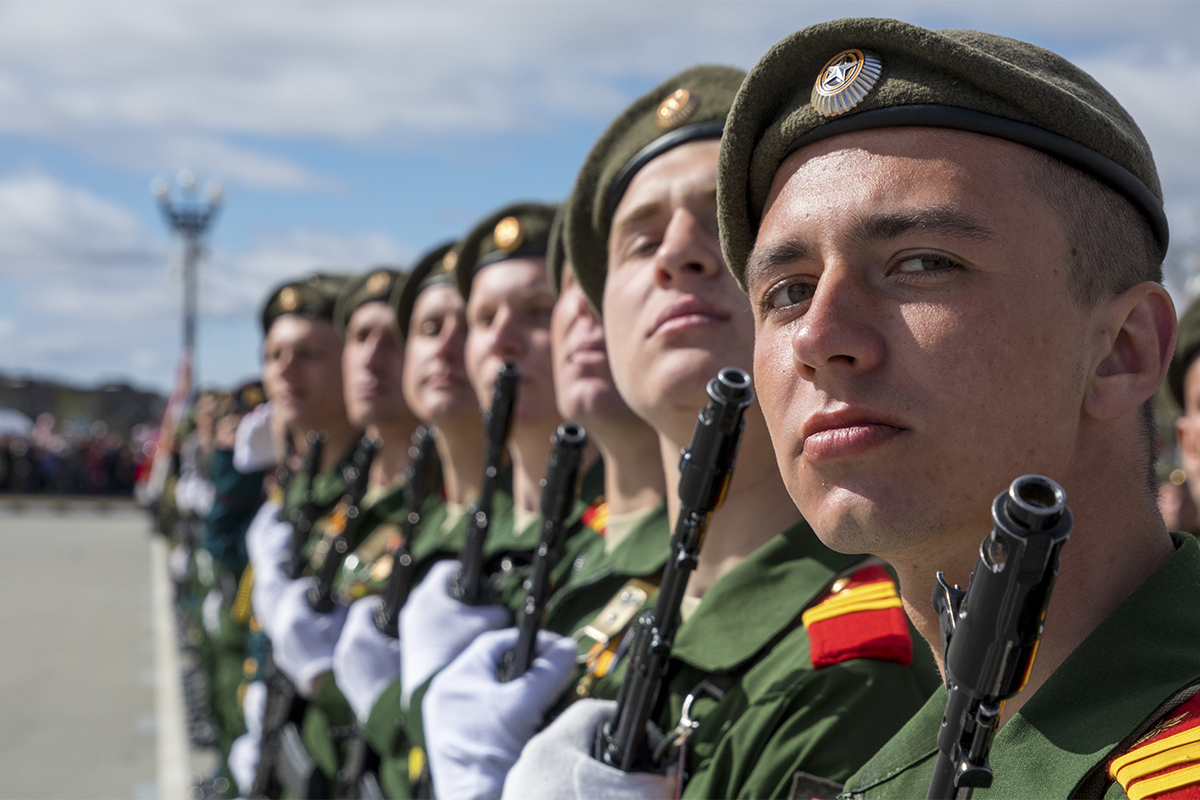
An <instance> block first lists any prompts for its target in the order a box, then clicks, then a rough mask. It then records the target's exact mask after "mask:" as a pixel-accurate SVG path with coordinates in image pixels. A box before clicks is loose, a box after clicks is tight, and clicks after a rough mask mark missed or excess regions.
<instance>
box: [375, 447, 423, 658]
mask: <svg viewBox="0 0 1200 800" xmlns="http://www.w3.org/2000/svg"><path fill="white" fill-rule="evenodd" d="M436 444H437V434H435V433H434V431H433V428H431V427H429V426H426V425H421V426H419V427H418V428H417V429H416V431H414V432H413V437H412V444H411V445H410V446H409V448H408V455H409V458H410V459H411V463H410V464H409V467H408V469H407V470H405V481H404V493H405V495H406V497H405V505H407V506H408V514H407V515H406V516H405V517H404V520H403V521H402V522H401V523H400V544H398V545H396V548H395V549H394V550H392V572H391V574H390V575H389V576H388V582H387V588H385V589H384V592H383V604H382V605H380V607H379V609H378V610H377V611H376V612H375V627H376V628H378V629H379V630H380V632H381V633H386V634H387V635H388V636H391V637H392V638H393V639H396V638H399V636H400V630H399V623H400V609H401V608H403V607H404V603H405V602H406V601H407V600H408V593H409V590H410V589H412V581H413V572H414V571H415V569H416V563H415V562H414V561H413V557H412V553H411V552H410V550H409V543H410V542H411V541H412V532H413V529H414V528H416V526H417V523H419V522H420V521H421V507H422V506H424V505H425V500H426V498H428V497H429V490H430V489H432V488H433V472H434V468H435V467H436V465H437V449H436V447H435V445H436Z"/></svg>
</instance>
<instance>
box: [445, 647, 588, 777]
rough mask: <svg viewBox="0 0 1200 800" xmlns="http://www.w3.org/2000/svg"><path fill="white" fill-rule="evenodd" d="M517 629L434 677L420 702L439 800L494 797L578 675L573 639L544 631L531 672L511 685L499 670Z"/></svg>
mask: <svg viewBox="0 0 1200 800" xmlns="http://www.w3.org/2000/svg"><path fill="white" fill-rule="evenodd" d="M518 636H519V631H517V629H516V628H508V629H506V630H502V631H491V632H488V633H485V634H482V635H481V636H480V637H479V638H478V639H476V640H475V641H474V642H472V643H471V645H470V647H468V648H467V649H466V650H464V651H463V652H462V655H460V656H459V657H458V658H456V659H454V660H453V661H451V662H450V665H449V666H447V667H446V668H445V669H444V670H442V671H441V672H439V673H438V674H437V676H436V677H435V678H434V679H433V683H431V684H430V686H429V691H428V692H427V693H426V694H425V699H424V700H423V701H422V702H421V712H422V714H421V716H422V719H423V721H424V724H425V750H426V753H427V755H428V756H429V768H430V771H431V772H432V773H433V789H434V795H435V796H437V797H447V798H459V797H471V798H492V800H497V798H499V797H500V791H501V789H503V788H504V776H505V775H507V774H508V771H509V770H510V769H511V768H512V765H513V763H514V762H515V761H516V760H517V756H519V755H520V754H521V748H522V747H524V746H525V743H526V742H528V741H529V740H530V738H532V737H533V735H534V734H535V733H537V730H538V728H540V727H542V718H543V717H544V716H545V714H546V710H547V709H549V708H550V706H552V705H554V701H555V700H557V699H558V696H559V695H560V694H562V692H563V690H564V689H565V688H566V687H567V684H568V683H570V680H571V674H572V673H573V672H574V671H575V654H576V650H577V647H576V644H575V640H574V639H570V638H566V637H563V636H558V635H557V634H553V633H549V632H548V631H541V632H539V633H538V647H537V652H538V656H537V658H535V659H534V660H533V663H532V664H531V665H530V667H529V671H528V672H526V673H525V674H524V675H522V676H521V677H519V678H516V679H514V680H512V681H509V682H508V683H500V682H499V681H498V680H497V679H496V672H497V670H498V669H499V668H500V664H501V662H502V661H503V660H504V654H505V653H506V652H508V651H509V650H510V649H512V647H513V646H514V645H515V644H516V643H517V637H518Z"/></svg>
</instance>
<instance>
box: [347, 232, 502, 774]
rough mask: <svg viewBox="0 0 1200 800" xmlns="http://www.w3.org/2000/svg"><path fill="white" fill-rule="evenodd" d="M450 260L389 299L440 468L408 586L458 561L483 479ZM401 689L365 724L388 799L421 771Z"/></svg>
mask: <svg viewBox="0 0 1200 800" xmlns="http://www.w3.org/2000/svg"><path fill="white" fill-rule="evenodd" d="M456 258H457V252H456V251H455V250H453V249H452V244H444V245H441V246H439V247H436V248H434V249H433V250H431V251H429V252H428V253H427V254H425V255H424V256H423V257H422V258H421V259H420V260H419V261H418V262H417V265H416V266H415V267H414V268H413V270H412V273H411V274H410V275H409V278H408V280H407V282H406V283H405V284H404V285H403V286H402V287H399V286H398V287H397V291H395V292H393V294H392V306H393V307H394V308H395V310H396V327H395V329H394V330H393V333H394V334H395V336H396V339H397V341H398V342H400V343H402V345H403V347H404V353H405V367H404V376H403V391H404V398H405V401H406V403H407V404H408V407H409V408H410V409H412V412H413V413H414V414H415V415H416V417H417V418H418V419H420V420H421V421H422V422H423V423H424V424H426V425H429V426H430V427H431V428H433V429H434V431H435V433H436V442H435V444H436V455H437V461H438V467H439V469H438V482H437V484H436V485H435V487H434V491H432V492H431V493H430V495H429V497H428V498H427V500H426V502H425V503H424V504H423V506H422V508H421V509H420V517H419V521H418V522H417V524H416V525H415V527H414V528H413V529H412V531H411V535H410V539H409V541H408V542H407V543H406V547H407V549H408V552H409V556H410V557H411V559H412V567H411V570H412V573H411V583H410V588H411V586H412V585H415V584H417V583H419V582H420V581H421V580H422V579H423V578H424V577H425V574H426V573H427V572H428V570H429V568H430V567H431V566H433V564H435V563H436V562H438V561H440V560H443V559H449V558H455V557H457V555H458V552H459V550H460V549H461V548H462V542H463V533H464V532H465V529H466V522H467V520H466V516H465V512H466V509H467V504H468V503H469V502H471V501H473V500H475V499H476V498H477V497H478V496H479V492H480V486H481V482H480V481H481V476H482V473H483V459H484V434H483V427H482V424H481V420H480V416H479V401H478V399H477V398H476V396H475V390H474V389H473V388H471V383H470V380H469V379H468V377H467V372H466V367H465V364H464V359H463V350H464V347H465V345H466V337H467V322H466V312H465V304H464V302H463V299H462V295H460V294H459V292H458V289H457V287H456V286H455V283H454V274H453V265H454V260H455V259H456ZM393 568H395V567H393ZM402 599H403V598H402ZM336 657H337V654H335V658H336ZM397 666H399V664H398V663H397ZM401 690H402V686H401V681H400V676H399V675H397V676H396V680H394V681H392V682H391V683H390V684H389V685H388V686H387V687H385V688H384V690H383V691H382V693H381V694H380V696H379V697H378V698H377V699H376V701H375V703H374V704H373V705H372V707H371V710H370V713H369V716H368V717H367V719H366V720H365V721H364V723H363V731H364V736H365V738H366V741H367V742H368V743H369V744H370V746H371V748H372V749H373V750H374V751H375V752H376V753H377V754H378V755H379V756H380V764H379V766H378V776H379V782H380V784H381V788H382V790H383V792H384V794H385V795H386V796H388V797H392V798H401V797H411V796H413V791H414V784H415V783H418V782H419V779H420V776H421V774H422V772H423V770H424V766H425V759H424V750H423V748H421V747H420V746H419V744H418V745H416V746H414V743H410V741H409V738H408V736H407V735H406V732H405V718H404V716H403V715H402V714H401V707H400V695H401Z"/></svg>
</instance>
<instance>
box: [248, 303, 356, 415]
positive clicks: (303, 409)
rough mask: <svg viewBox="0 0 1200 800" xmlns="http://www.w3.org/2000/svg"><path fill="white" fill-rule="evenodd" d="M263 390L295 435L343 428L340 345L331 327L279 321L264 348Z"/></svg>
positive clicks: (286, 318)
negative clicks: (338, 427)
mask: <svg viewBox="0 0 1200 800" xmlns="http://www.w3.org/2000/svg"><path fill="white" fill-rule="evenodd" d="M263 389H264V390H265V392H266V395H267V398H268V399H269V400H270V401H271V404H272V405H273V406H274V408H275V414H276V415H277V416H278V417H279V419H280V424H282V425H284V426H285V427H287V428H289V429H291V430H293V432H302V431H307V430H332V429H334V428H335V427H337V426H339V425H343V424H345V423H344V421H343V420H345V418H346V404H345V401H344V399H343V396H342V340H341V338H339V337H338V335H337V331H335V330H334V328H333V323H332V322H330V321H329V320H325V319H309V318H308V317H301V316H298V315H296V314H284V315H283V316H281V317H279V318H278V319H276V320H275V322H274V323H272V324H271V329H270V330H269V331H267V338H266V341H265V342H264V343H263Z"/></svg>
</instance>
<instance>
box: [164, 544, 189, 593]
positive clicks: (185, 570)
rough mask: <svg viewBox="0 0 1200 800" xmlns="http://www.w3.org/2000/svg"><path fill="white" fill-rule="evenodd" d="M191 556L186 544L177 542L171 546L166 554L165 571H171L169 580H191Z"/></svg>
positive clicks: (183, 581)
mask: <svg viewBox="0 0 1200 800" xmlns="http://www.w3.org/2000/svg"><path fill="white" fill-rule="evenodd" d="M191 558H192V553H191V551H190V550H188V548H187V545H185V544H177V545H175V546H174V547H172V548H171V552H170V554H168V555H167V572H169V573H171V580H173V581H175V582H176V583H188V582H189V581H190V580H191V578H192V568H191V563H190V562H191Z"/></svg>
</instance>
